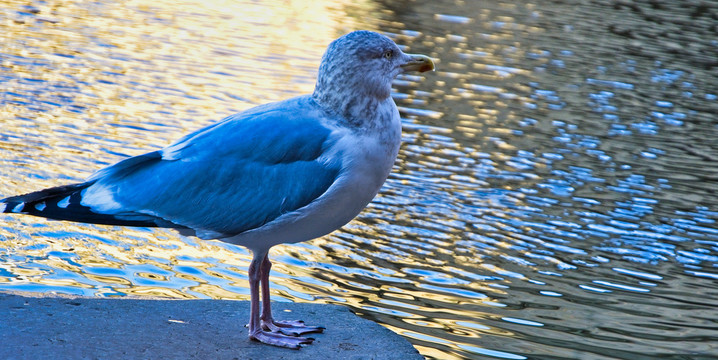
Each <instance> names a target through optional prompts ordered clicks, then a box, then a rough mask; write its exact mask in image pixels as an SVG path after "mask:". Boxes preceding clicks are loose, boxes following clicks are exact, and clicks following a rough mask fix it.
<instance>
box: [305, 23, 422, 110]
mask: <svg viewBox="0 0 718 360" xmlns="http://www.w3.org/2000/svg"><path fill="white" fill-rule="evenodd" d="M410 60H411V57H410V56H408V55H406V54H404V53H403V52H402V51H401V50H400V49H399V47H397V46H396V44H395V43H394V42H393V41H392V40H391V39H389V38H388V37H386V36H384V35H381V34H378V33H375V32H371V31H365V30H361V31H354V32H351V33H349V34H346V35H344V36H342V37H340V38H338V39H337V40H334V41H333V42H332V43H331V44H330V45H329V47H328V48H327V51H326V52H325V53H324V56H323V57H322V62H321V65H320V66H319V74H318V76H317V84H316V87H315V89H314V94H313V98H314V99H315V100H316V101H317V102H318V103H319V104H320V105H322V107H324V108H326V109H335V110H336V109H341V111H342V114H341V115H343V116H344V117H346V118H347V119H350V120H351V119H356V118H357V117H358V116H363V117H365V116H366V115H367V114H366V111H367V108H366V107H368V106H376V104H377V103H379V102H382V101H384V100H386V99H388V98H389V96H390V94H391V82H392V80H393V79H394V77H396V75H398V74H399V73H400V72H401V71H402V68H401V66H402V65H404V64H406V63H407V62H408V61H410ZM360 114H361V115H360Z"/></svg>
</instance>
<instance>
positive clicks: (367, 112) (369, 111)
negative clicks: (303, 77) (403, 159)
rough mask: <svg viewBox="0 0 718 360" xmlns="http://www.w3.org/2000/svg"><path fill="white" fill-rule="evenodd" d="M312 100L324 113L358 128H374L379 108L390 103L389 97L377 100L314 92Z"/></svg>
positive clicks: (363, 96)
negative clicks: (337, 117)
mask: <svg viewBox="0 0 718 360" xmlns="http://www.w3.org/2000/svg"><path fill="white" fill-rule="evenodd" d="M312 98H313V99H314V101H316V102H317V104H319V106H320V107H321V108H322V109H324V110H325V111H327V112H329V113H330V114H332V115H337V116H339V117H340V118H341V119H342V120H343V121H346V122H347V123H348V124H349V125H351V126H352V127H360V128H366V127H373V126H376V125H377V124H373V123H374V122H375V121H376V119H377V118H379V108H380V107H382V106H383V105H384V103H386V102H387V101H392V100H391V97H386V98H384V99H379V98H377V97H374V96H368V95H350V96H347V94H346V93H339V92H331V91H325V92H322V91H316V90H315V91H314V94H312Z"/></svg>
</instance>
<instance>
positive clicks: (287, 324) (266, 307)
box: [259, 255, 324, 336]
mask: <svg viewBox="0 0 718 360" xmlns="http://www.w3.org/2000/svg"><path fill="white" fill-rule="evenodd" d="M271 269H272V263H271V262H270V261H269V257H268V256H266V255H265V256H264V260H262V265H261V268H260V274H261V275H260V279H259V281H260V284H261V285H262V316H261V318H260V323H261V324H262V328H263V329H264V330H269V331H271V332H273V333H282V334H286V335H292V336H299V335H303V334H309V333H320V332H323V331H324V328H323V327H321V326H309V325H304V321H301V320H289V321H278V320H274V318H273V317H272V307H271V303H270V301H269V270H271Z"/></svg>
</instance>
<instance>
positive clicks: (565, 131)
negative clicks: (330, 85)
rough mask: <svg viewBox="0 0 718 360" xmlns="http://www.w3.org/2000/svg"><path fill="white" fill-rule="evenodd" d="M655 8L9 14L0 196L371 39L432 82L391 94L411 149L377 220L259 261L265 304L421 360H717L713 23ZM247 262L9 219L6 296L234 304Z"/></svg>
mask: <svg viewBox="0 0 718 360" xmlns="http://www.w3.org/2000/svg"><path fill="white" fill-rule="evenodd" d="M654 3H656V4H658V3H660V4H659V5H660V6H654V5H655V4H652V3H651V2H650V1H645V2H644V1H636V2H632V3H631V4H628V2H609V1H595V2H590V3H588V4H587V3H581V4H573V3H566V4H564V3H560V2H549V1H535V2H524V1H513V0H506V1H498V2H484V1H477V2H468V1H458V0H457V1H455V2H434V1H413V2H410V3H402V5H401V6H398V5H394V4H392V3H390V2H369V1H365V2H359V3H353V2H340V1H336V2H331V4H326V3H318V2H314V3H310V2H299V1H293V2H289V3H285V2H261V3H253V2H242V1H211V2H206V1H183V2H171V1H164V0H159V1H153V2H152V3H147V2H139V1H130V2H123V3H122V4H114V3H106V4H105V3H98V2H83V1H34V2H18V1H9V2H7V1H6V2H4V3H3V4H2V5H0V34H1V35H0V40H1V41H2V44H3V51H2V52H1V53H0V176H1V178H2V181H0V196H9V195H14V194H19V193H24V192H29V191H33V190H38V189H40V188H43V187H47V186H53V185H60V184H65V183H68V182H72V181H80V180H82V179H83V178H85V177H87V176H89V175H90V174H91V173H92V172H93V171H95V170H97V169H98V168H100V167H102V166H105V165H108V164H111V163H113V162H116V161H118V160H120V159H122V158H124V157H125V156H129V155H138V154H141V153H144V152H146V151H150V150H155V149H157V148H160V147H163V146H166V145H168V144H169V143H171V142H172V141H173V140H176V139H178V138H179V137H180V136H182V135H184V134H186V133H188V132H189V131H192V130H195V129H197V128H199V127H201V126H204V125H207V124H210V123H212V122H214V121H217V120H220V119H221V118H223V117H224V116H227V115H230V114H232V113H234V112H237V111H241V110H244V109H247V108H250V107H252V106H254V105H258V104H262V103H266V102H270V101H276V100H281V99H284V98H288V97H291V96H295V95H299V94H304V93H308V92H310V91H311V90H312V88H313V85H314V80H315V76H316V68H317V66H318V64H319V60H320V58H321V55H322V53H323V51H324V49H325V48H326V45H327V44H328V43H329V42H331V41H332V40H333V39H335V38H336V37H338V36H340V35H342V34H344V33H346V32H349V31H351V30H355V29H369V30H375V31H380V32H383V33H385V34H387V35H388V36H391V37H392V38H394V39H395V40H396V41H397V43H398V44H399V45H400V46H401V47H402V49H403V50H405V51H407V52H413V53H423V54H427V55H430V56H431V57H433V58H434V59H436V60H437V71H436V72H434V73H430V74H421V75H415V74H411V75H401V76H400V77H399V78H398V79H397V80H396V82H395V86H394V88H395V92H394V93H393V94H392V96H393V97H394V99H395V100H396V102H397V105H398V107H399V109H400V112H401V114H402V117H403V126H404V136H403V140H404V144H403V145H402V148H401V151H400V154H399V161H398V162H397V164H396V166H395V169H394V170H395V171H394V172H393V173H392V175H391V176H390V178H389V180H388V181H387V183H386V185H385V186H384V188H383V189H382V191H381V193H380V194H379V195H378V196H377V198H376V199H375V201H374V202H372V204H370V206H369V207H368V208H367V210H365V211H364V212H363V213H362V214H361V215H360V216H359V217H358V218H357V219H355V220H354V221H352V222H351V223H350V224H348V225H347V226H345V227H344V228H343V229H341V230H340V231H337V232H335V233H333V234H331V235H328V236H325V237H323V238H320V239H316V240H314V241H310V242H306V243H302V244H296V245H293V246H278V247H276V248H275V249H273V250H272V252H271V254H270V257H271V258H272V259H273V261H274V263H275V266H274V267H273V268H272V278H271V281H272V291H273V292H272V299H273V300H274V301H307V302H318V303H333V304H342V305H345V306H348V307H349V308H350V309H352V310H353V311H354V312H356V313H359V314H361V315H362V316H364V317H366V318H369V319H372V320H374V321H377V322H379V323H381V324H382V325H384V326H386V327H388V328H389V329H391V330H393V331H395V332H397V333H399V334H401V335H403V336H405V337H406V338H408V339H409V340H410V341H411V342H412V343H413V344H414V345H415V347H416V348H417V349H418V350H419V351H420V352H421V353H422V354H423V355H424V356H426V357H427V358H436V359H474V358H497V359H557V358H571V359H573V358H580V359H589V358H590V359H614V358H621V359H631V360H635V359H657V358H666V359H669V358H675V359H677V358H691V359H709V358H712V357H715V356H718V349H717V348H716V345H715V344H716V343H718V338H717V337H716V335H715V334H716V333H718V332H716V330H718V327H717V326H716V325H715V320H714V318H715V316H714V313H715V311H714V308H715V303H716V301H718V291H717V290H716V289H717V288H718V287H717V286H716V284H717V283H716V280H717V279H718V271H716V267H718V230H716V226H715V224H716V219H718V211H717V210H716V209H717V208H718V206H717V205H718V198H717V197H716V194H715V187H716V179H717V178H716V176H715V175H716V166H715V164H716V161H715V160H716V159H717V158H718V151H717V150H716V148H715V146H714V144H715V143H716V140H718V127H717V126H716V122H715V114H716V113H718V99H717V97H718V96H717V95H718V88H717V87H716V85H715V84H718V79H716V72H715V70H716V68H717V67H718V63H716V58H715V54H716V53H718V42H716V40H715V39H716V38H718V36H717V35H718V34H716V31H718V28H716V27H715V26H714V24H715V19H716V16H718V15H716V14H718V8H717V7H715V6H713V5H711V4H709V3H703V5H702V6H703V7H698V6H697V7H695V8H691V7H690V6H685V7H682V6H679V4H674V3H672V2H668V1H666V2H660V1H658V2H654ZM596 14H601V16H596ZM250 259H251V256H250V254H249V253H248V252H247V251H246V250H244V249H242V248H239V247H236V246H232V245H227V244H223V243H219V242H205V241H200V240H197V239H195V238H188V237H182V236H180V235H178V234H177V233H176V232H173V231H169V230H162V229H146V228H121V227H111V226H95V225H86V224H75V223H65V222H53V221H45V220H43V219H35V218H29V217H17V216H2V217H0V290H17V291H33V292H57V293H64V294H80V295H89V296H102V297H115V296H127V295H137V296H168V297H174V298H189V299H193V298H216V299H243V300H246V299H248V298H249V295H248V294H249V291H248V287H247V283H246V280H247V266H248V265H249V261H250ZM328 331H329V330H328Z"/></svg>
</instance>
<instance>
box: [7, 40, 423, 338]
mask: <svg viewBox="0 0 718 360" xmlns="http://www.w3.org/2000/svg"><path fill="white" fill-rule="evenodd" d="M433 68H434V65H433V62H431V60H430V59H429V58H427V57H425V56H421V55H408V54H404V53H403V52H401V50H400V49H399V48H398V47H397V46H396V44H394V42H393V41H391V40H390V39H389V38H387V37H385V36H383V35H380V34H377V33H374V32H369V31H355V32H352V33H349V34H347V35H345V36H343V37H341V38H339V39H337V40H335V41H334V42H332V43H331V44H330V45H329V47H328V49H327V51H326V53H325V54H324V56H323V58H322V63H321V65H320V68H319V75H318V78H317V85H316V87H315V90H314V93H313V94H311V95H305V96H299V97H295V98H291V99H287V100H284V101H280V102H275V103H270V104H265V105H261V106H257V107H255V108H252V109H249V110H247V111H244V112H241V113H238V114H235V115H231V116H229V117H227V118H225V119H224V120H222V121H220V122H218V123H215V124H213V125H210V126H208V127H205V128H203V129H200V130H198V131H196V132H194V133H191V134H189V135H187V136H185V137H183V138H182V139H180V140H179V141H177V142H175V143H173V144H171V145H169V146H167V147H165V148H163V149H161V150H157V151H153V152H150V153H147V154H143V155H139V156H135V157H131V158H128V159H125V160H123V161H120V162H118V163H116V164H114V165H111V166H109V167H107V168H104V169H102V170H99V171H98V172H96V173H95V174H93V175H92V176H90V177H89V178H88V179H87V180H86V181H84V182H82V183H79V184H71V185H65V186H59V187H54V188H49V189H45V190H40V191H37V192H34V193H30V194H25V195H19V196H14V197H9V198H6V199H3V200H0V212H5V213H21V214H29V215H35V216H41V217H46V218H50V219H57V220H69V221H79V222H88V223H96V224H107V225H124V226H149V227H167V228H175V229H177V230H179V232H180V233H182V234H185V235H194V236H197V237H199V238H202V239H218V240H221V241H225V242H228V243H233V244H237V245H241V246H244V247H247V248H248V249H249V250H251V251H252V253H253V260H252V263H251V264H250V267H249V280H250V292H251V316H250V322H249V337H250V338H251V339H254V340H258V341H261V342H264V343H268V344H272V345H277V346H284V347H291V348H298V347H299V346H300V345H301V344H308V343H311V341H312V339H310V338H305V337H302V336H300V335H302V334H305V333H311V332H321V331H322V330H323V328H321V327H314V326H307V325H304V324H303V323H302V322H299V321H289V322H282V321H277V320H274V319H273V318H272V315H271V309H270V303H269V269H270V267H271V263H270V262H269V259H268V257H267V254H268V251H269V249H270V248H271V247H272V246H274V245H277V244H282V243H295V242H301V241H307V240H311V239H314V238H317V237H320V236H323V235H325V234H328V233H330V232H332V231H334V230H336V229H338V228H340V227H341V226H343V225H344V224H346V223H347V222H349V221H350V220H351V219H353V218H354V217H355V216H356V215H357V214H359V212H360V211H361V210H362V209H363V208H364V207H365V206H366V205H367V204H368V203H369V202H370V201H371V200H372V199H373V198H374V196H375V195H376V194H377V193H378V191H379V189H380V188H381V186H382V184H383V183H384V181H385V180H386V178H387V177H388V175H389V172H390V171H391V168H392V165H393V163H394V161H395V159H396V156H397V153H398V150H399V145H400V140H401V122H400V117H399V112H398V110H397V108H396V105H395V104H394V101H393V100H392V98H391V97H390V92H391V81H392V80H393V79H394V77H396V75H398V74H399V73H401V72H403V71H428V70H433ZM260 287H261V297H262V299H261V303H262V309H261V314H260V298H259V293H260V291H259V290H260Z"/></svg>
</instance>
